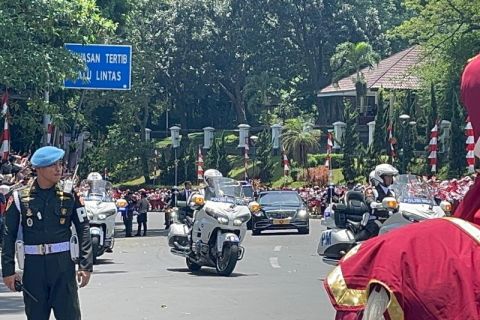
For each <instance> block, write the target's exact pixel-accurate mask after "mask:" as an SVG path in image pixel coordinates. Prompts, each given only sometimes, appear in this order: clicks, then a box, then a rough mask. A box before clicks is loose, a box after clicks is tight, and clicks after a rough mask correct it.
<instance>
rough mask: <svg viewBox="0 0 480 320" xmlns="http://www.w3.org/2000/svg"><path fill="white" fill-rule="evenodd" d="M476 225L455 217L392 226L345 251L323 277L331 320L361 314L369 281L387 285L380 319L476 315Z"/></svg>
mask: <svg viewBox="0 0 480 320" xmlns="http://www.w3.org/2000/svg"><path fill="white" fill-rule="evenodd" d="M479 245H480V228H479V226H476V225H474V224H471V223H468V222H466V221H464V220H461V219H457V218H444V219H433V220H429V221H424V222H421V223H416V224H413V225H410V226H407V227H403V228H400V229H398V230H395V231H392V232H390V233H388V234H386V235H383V236H380V237H376V238H373V239H371V240H369V241H366V242H364V243H362V244H361V245H360V246H359V247H357V248H355V249H353V251H351V252H349V253H348V254H347V256H346V257H345V258H344V259H343V260H342V261H341V263H340V265H339V266H338V267H336V268H335V269H334V270H333V271H332V272H331V273H330V274H329V275H328V277H327V279H326V280H325V288H326V290H327V292H328V294H329V296H330V299H331V302H332V304H333V305H334V307H335V308H336V309H337V311H338V314H337V317H336V319H342V320H347V319H348V320H354V319H361V315H360V314H361V311H362V310H363V309H364V306H365V303H366V299H367V296H368V292H367V290H368V289H369V287H370V285H371V284H373V283H380V284H382V285H384V286H385V287H387V288H388V290H389V291H390V293H391V295H390V296H391V300H390V304H389V307H388V309H387V312H386V314H385V319H392V320H396V319H407V320H420V319H422V320H434V319H435V320H436V319H448V320H456V319H457V320H469V319H472V320H473V319H480V271H479V270H480V247H479Z"/></svg>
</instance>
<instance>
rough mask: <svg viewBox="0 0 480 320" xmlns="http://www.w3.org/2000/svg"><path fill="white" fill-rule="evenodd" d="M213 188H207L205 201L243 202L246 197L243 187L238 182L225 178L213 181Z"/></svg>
mask: <svg viewBox="0 0 480 320" xmlns="http://www.w3.org/2000/svg"><path fill="white" fill-rule="evenodd" d="M212 181H213V183H212V186H210V187H207V190H206V191H205V199H206V200H209V201H216V202H231V203H237V202H242V199H243V197H244V195H243V190H242V185H241V184H240V182H238V181H237V180H234V179H231V178H225V177H219V178H214V179H212Z"/></svg>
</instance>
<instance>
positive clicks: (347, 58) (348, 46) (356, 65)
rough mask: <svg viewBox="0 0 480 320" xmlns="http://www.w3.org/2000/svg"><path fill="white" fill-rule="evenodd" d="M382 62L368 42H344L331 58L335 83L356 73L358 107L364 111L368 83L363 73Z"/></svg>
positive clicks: (354, 80) (354, 79)
mask: <svg viewBox="0 0 480 320" xmlns="http://www.w3.org/2000/svg"><path fill="white" fill-rule="evenodd" d="M379 61H380V56H379V55H378V54H377V53H376V52H375V51H373V48H372V46H371V45H370V44H369V43H367V42H358V43H351V42H344V43H341V44H339V45H338V46H337V48H336V50H335V54H334V55H333V56H332V57H331V58H330V66H331V68H332V70H333V74H334V78H333V82H336V81H338V80H340V78H342V77H344V76H346V75H350V74H352V73H355V76H354V78H353V79H352V81H353V82H354V83H355V89H356V94H357V106H360V108H361V109H363V106H364V104H365V101H364V97H365V96H366V94H367V83H366V80H365V77H364V75H363V73H362V69H363V68H365V67H370V68H372V67H373V66H374V65H375V64H377V63H378V62H379Z"/></svg>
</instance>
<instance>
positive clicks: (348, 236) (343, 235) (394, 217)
mask: <svg viewBox="0 0 480 320" xmlns="http://www.w3.org/2000/svg"><path fill="white" fill-rule="evenodd" d="M392 189H393V190H394V192H395V195H396V196H397V199H398V200H397V199H395V198H391V197H387V198H385V199H383V201H382V203H377V204H375V205H374V207H375V210H386V211H387V212H388V218H386V220H385V221H384V222H383V223H382V226H381V227H380V231H379V235H381V234H384V233H387V232H390V231H391V230H394V229H397V228H400V227H402V226H404V225H408V224H411V223H415V222H420V221H423V220H426V219H434V218H440V217H443V216H445V212H444V209H443V208H445V209H447V210H448V207H449V206H448V204H446V203H442V205H441V206H437V205H436V203H435V201H434V197H433V194H432V193H431V189H430V187H429V186H428V184H426V183H425V182H424V181H423V180H422V179H421V178H420V177H417V176H413V175H400V176H399V177H396V179H395V183H394V184H393V186H392ZM368 211H369V208H368V207H367V206H366V204H365V202H364V199H363V194H361V193H356V194H353V193H352V192H351V191H349V192H348V193H347V194H346V196H345V201H344V204H337V205H336V207H334V206H330V207H329V208H327V210H326V211H325V214H324V218H323V219H322V221H321V223H322V225H325V226H326V227H327V230H324V231H323V232H322V234H321V237H320V241H319V244H318V249H317V252H318V254H319V255H320V256H322V257H323V261H324V262H325V263H328V264H333V265H336V264H338V261H339V260H340V259H341V258H342V257H343V256H344V255H345V254H346V253H347V252H348V251H349V250H350V249H351V248H353V247H354V246H356V245H357V242H356V241H355V236H354V235H355V234H356V233H357V232H359V231H360V230H361V229H362V228H363V227H365V226H366V224H367V222H368V220H369V218H370V214H369V213H368Z"/></svg>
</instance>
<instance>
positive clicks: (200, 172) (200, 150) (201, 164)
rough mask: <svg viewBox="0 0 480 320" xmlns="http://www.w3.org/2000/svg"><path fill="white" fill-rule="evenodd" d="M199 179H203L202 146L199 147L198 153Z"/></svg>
mask: <svg viewBox="0 0 480 320" xmlns="http://www.w3.org/2000/svg"><path fill="white" fill-rule="evenodd" d="M197 179H198V180H203V155H202V149H201V148H200V146H199V147H198V155H197Z"/></svg>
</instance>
